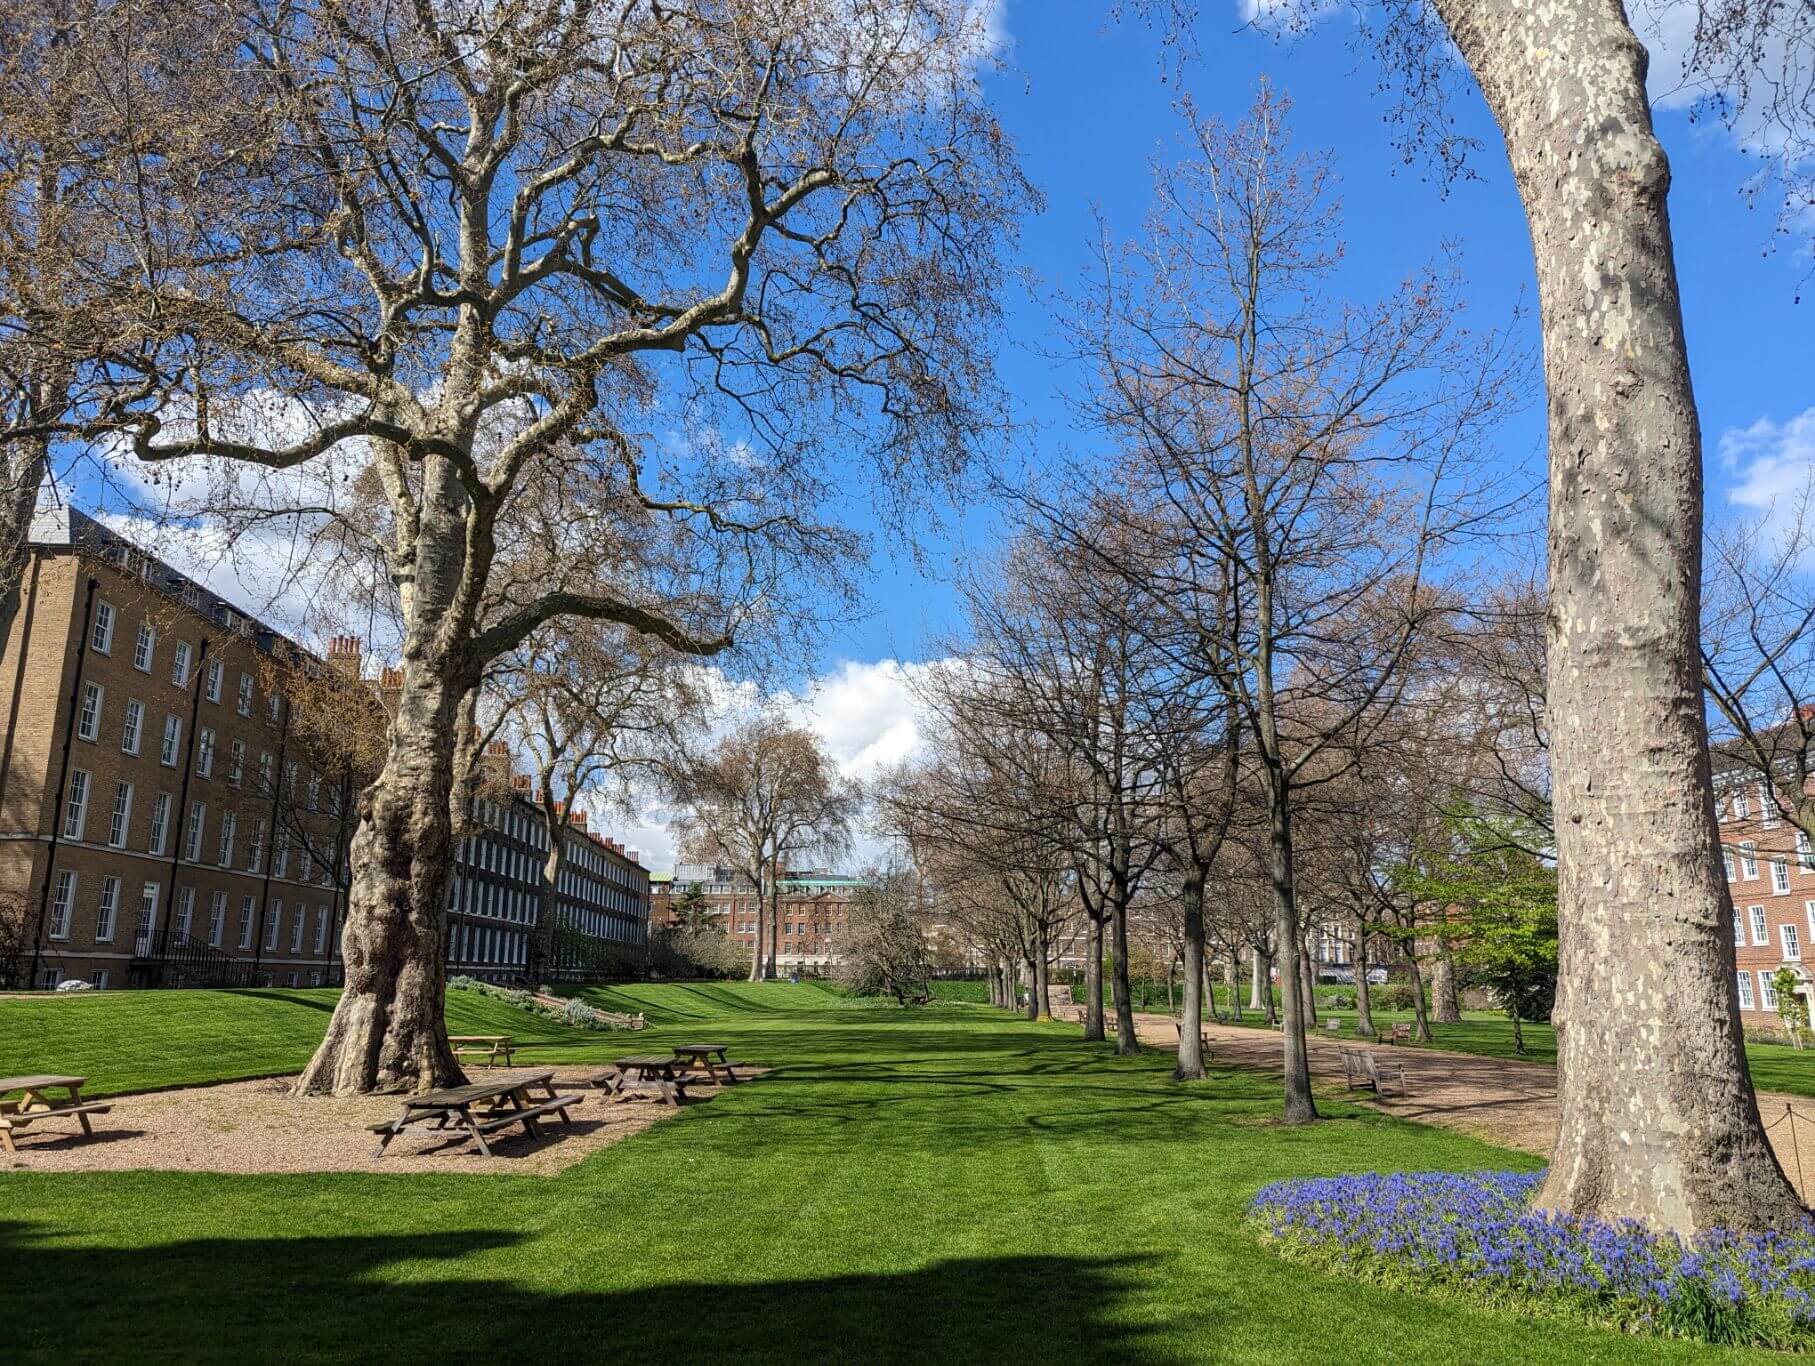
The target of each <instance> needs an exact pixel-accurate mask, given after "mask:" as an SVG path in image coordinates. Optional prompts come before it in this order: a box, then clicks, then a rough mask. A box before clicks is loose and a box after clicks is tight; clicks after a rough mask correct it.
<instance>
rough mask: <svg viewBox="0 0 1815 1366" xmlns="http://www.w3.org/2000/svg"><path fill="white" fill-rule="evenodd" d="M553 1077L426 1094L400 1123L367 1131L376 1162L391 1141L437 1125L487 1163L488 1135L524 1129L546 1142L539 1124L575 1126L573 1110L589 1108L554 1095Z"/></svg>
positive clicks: (413, 1101)
mask: <svg viewBox="0 0 1815 1366" xmlns="http://www.w3.org/2000/svg"><path fill="white" fill-rule="evenodd" d="M554 1076H555V1074H554V1073H553V1072H539V1073H536V1074H535V1075H533V1076H528V1077H512V1078H509V1079H506V1080H503V1081H487V1082H480V1083H478V1084H477V1085H473V1086H449V1087H444V1088H442V1089H441V1090H439V1091H424V1092H423V1093H422V1094H421V1095H417V1096H411V1097H409V1098H408V1099H406V1100H405V1101H404V1102H403V1113H402V1114H400V1115H398V1116H397V1118H396V1119H383V1120H379V1121H378V1122H377V1123H375V1124H368V1125H367V1126H366V1128H367V1129H368V1130H370V1131H371V1132H372V1133H375V1134H377V1135H378V1136H379V1137H378V1149H377V1151H376V1152H375V1153H374V1154H373V1156H374V1157H383V1156H384V1150H385V1149H386V1148H387V1147H389V1146H390V1142H391V1140H392V1139H393V1138H396V1137H397V1135H398V1134H400V1133H402V1132H403V1131H404V1130H405V1129H407V1128H410V1127H412V1126H414V1125H417V1124H433V1126H434V1128H435V1129H436V1130H444V1129H449V1128H452V1129H455V1130H458V1131H460V1132H463V1133H465V1134H466V1135H467V1136H468V1137H470V1138H471V1139H472V1140H473V1142H474V1143H475V1144H476V1145H478V1148H479V1151H480V1152H482V1153H484V1154H485V1155H486V1156H487V1157H490V1156H491V1155H492V1150H491V1147H490V1146H489V1145H488V1144H487V1143H486V1141H485V1136H486V1135H487V1134H491V1133H496V1132H497V1131H498V1130H500V1129H505V1128H509V1127H510V1126H511V1125H513V1124H521V1125H522V1126H523V1131H524V1133H526V1134H528V1135H529V1136H530V1137H531V1138H540V1137H542V1130H541V1128H540V1127H539V1126H538V1124H537V1122H536V1121H538V1120H541V1119H546V1118H548V1117H549V1116H550V1115H554V1116H558V1117H559V1118H560V1120H561V1122H562V1123H563V1124H567V1123H571V1122H572V1116H570V1115H569V1114H568V1113H567V1111H568V1109H569V1108H570V1107H572V1106H575V1105H581V1104H584V1103H585V1100H586V1097H585V1096H578V1095H571V1096H564V1095H560V1094H558V1093H557V1092H556V1091H555V1086H554Z"/></svg>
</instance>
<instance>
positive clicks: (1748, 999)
mask: <svg viewBox="0 0 1815 1366" xmlns="http://www.w3.org/2000/svg"><path fill="white" fill-rule="evenodd" d="M1734 977H1735V979H1736V980H1737V982H1738V984H1739V1008H1740V1009H1741V1010H1752V1009H1755V1006H1754V1005H1753V1001H1754V997H1753V995H1752V974H1751V973H1750V972H1747V971H1746V970H1745V969H1744V968H1741V969H1740V970H1739V971H1738V972H1736V973H1735V974H1734Z"/></svg>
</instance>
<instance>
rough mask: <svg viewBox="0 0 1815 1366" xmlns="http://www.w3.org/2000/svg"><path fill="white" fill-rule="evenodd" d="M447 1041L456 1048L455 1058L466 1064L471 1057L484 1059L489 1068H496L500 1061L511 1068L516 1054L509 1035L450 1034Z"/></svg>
mask: <svg viewBox="0 0 1815 1366" xmlns="http://www.w3.org/2000/svg"><path fill="white" fill-rule="evenodd" d="M447 1041H448V1042H449V1043H451V1044H452V1045H453V1046H454V1056H455V1057H456V1058H458V1059H460V1061H461V1062H465V1061H466V1060H467V1059H468V1058H469V1057H472V1058H483V1059H484V1060H485V1065H486V1066H487V1067H496V1066H498V1065H499V1063H498V1060H499V1059H500V1058H502V1059H503V1060H504V1064H503V1065H504V1066H506V1067H509V1066H510V1060H511V1054H512V1053H514V1052H516V1049H515V1048H514V1047H513V1046H512V1044H511V1041H510V1035H508V1034H450V1035H448V1036H447Z"/></svg>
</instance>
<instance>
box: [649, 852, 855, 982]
mask: <svg viewBox="0 0 1815 1366" xmlns="http://www.w3.org/2000/svg"><path fill="white" fill-rule="evenodd" d="M863 886H864V883H863V881H862V880H861V879H859V878H853V877H845V876H843V875H841V874H838V873H831V872H826V871H823V870H790V871H789V872H788V873H787V874H786V875H785V876H784V877H783V878H782V879H781V903H780V916H779V920H780V925H781V934H780V936H779V938H778V939H777V941H776V954H775V966H776V968H777V970H778V971H781V972H805V973H809V974H818V973H822V972H824V971H825V970H826V969H827V968H829V967H831V966H832V964H833V962H834V961H835V958H834V946H835V944H836V941H837V937H838V935H839V934H841V933H842V932H843V931H844V929H845V928H846V926H847V925H849V923H850V913H851V900H852V898H853V897H855V896H856V894H857V893H858V892H859V891H860V890H861V889H862V888H863ZM692 889H698V892H699V896H700V899H701V900H702V901H703V903H704V909H703V914H704V915H706V916H707V917H709V918H710V920H711V922H712V923H713V924H715V925H718V926H721V927H722V928H723V929H724V932H725V933H726V934H727V935H729V936H730V937H731V938H732V939H733V940H735V941H736V942H737V943H739V944H741V945H743V947H744V948H745V949H747V950H749V951H750V952H752V953H754V952H755V951H756V917H757V914H758V912H759V911H760V910H762V909H763V906H764V903H763V899H762V897H761V896H760V895H759V893H758V889H757V887H756V885H755V884H754V883H752V882H751V881H750V879H749V878H748V877H746V876H744V875H743V874H742V873H739V872H736V871H734V870H733V869H730V868H726V867H722V866H719V867H713V866H709V865H705V864H681V865H680V866H679V867H677V868H676V869H675V870H674V872H673V873H672V874H670V875H667V876H665V877H663V878H662V879H661V881H660V882H659V883H658V884H657V889H656V896H655V900H654V904H653V909H652V911H651V916H652V919H653V922H654V923H655V924H658V925H678V924H680V923H681V922H682V921H683V919H684V918H685V915H686V910H685V907H686V904H687V899H688V894H689V892H690V890H692Z"/></svg>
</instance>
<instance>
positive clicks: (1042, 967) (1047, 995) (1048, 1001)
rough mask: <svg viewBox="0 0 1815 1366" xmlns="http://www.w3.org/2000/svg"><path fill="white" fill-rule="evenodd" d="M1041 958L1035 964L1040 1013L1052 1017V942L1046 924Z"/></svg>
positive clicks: (1041, 928) (1041, 934)
mask: <svg viewBox="0 0 1815 1366" xmlns="http://www.w3.org/2000/svg"><path fill="white" fill-rule="evenodd" d="M1037 942H1038V944H1039V959H1038V961H1037V962H1036V963H1035V964H1034V990H1035V991H1036V992H1037V993H1038V994H1039V997H1040V1013H1041V1014H1042V1015H1045V1016H1046V1017H1047V1018H1048V1019H1051V1018H1052V944H1051V943H1050V941H1049V940H1048V937H1047V933H1046V926H1044V925H1042V926H1040V937H1039V940H1038V941H1037Z"/></svg>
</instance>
